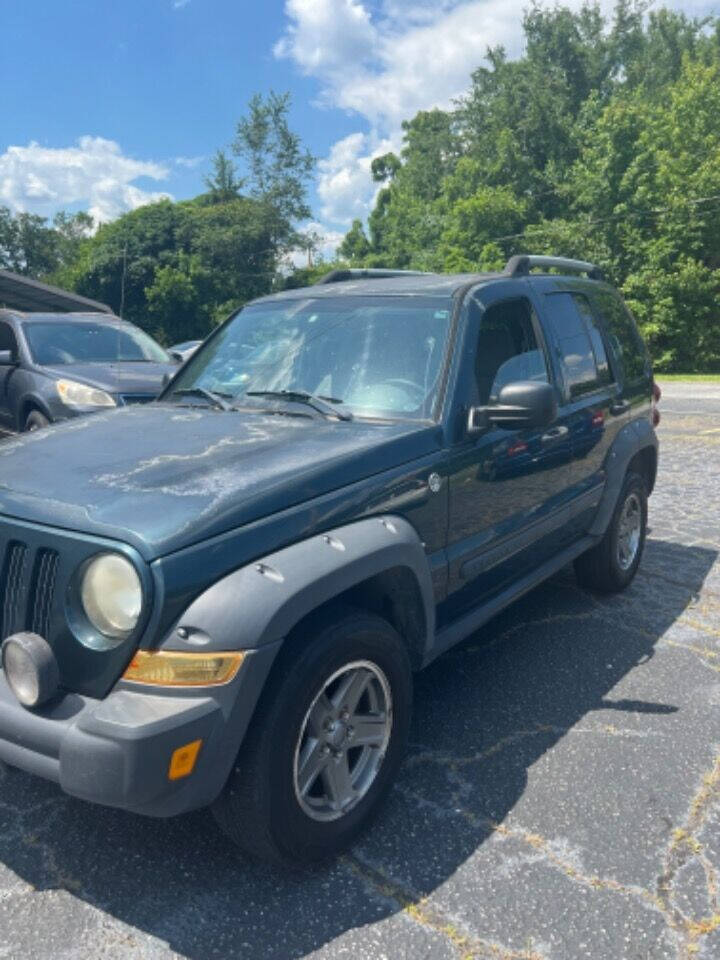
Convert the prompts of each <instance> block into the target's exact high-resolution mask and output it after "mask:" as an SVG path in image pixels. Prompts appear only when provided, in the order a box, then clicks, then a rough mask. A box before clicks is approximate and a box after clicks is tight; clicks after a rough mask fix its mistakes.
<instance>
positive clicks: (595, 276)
mask: <svg viewBox="0 0 720 960" xmlns="http://www.w3.org/2000/svg"><path fill="white" fill-rule="evenodd" d="M536 267H539V268H540V269H542V270H551V269H552V268H553V267H555V268H557V269H558V270H565V271H566V272H567V273H586V274H587V276H588V279H590V280H603V279H604V276H603V272H602V270H601V269H600V267H598V266H596V265H595V264H594V263H588V262H587V261H586V260H570V259H569V258H568V257H539V256H535V255H533V254H527V253H523V254H520V255H519V256H516V257H510V259H509V260H508V262H507V263H506V264H505V269H504V270H503V273H504V274H506V275H507V276H509V277H526V276H527V275H528V274H529V273H530V271H531V270H533V269H535V268H536Z"/></svg>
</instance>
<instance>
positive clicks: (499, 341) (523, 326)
mask: <svg viewBox="0 0 720 960" xmlns="http://www.w3.org/2000/svg"><path fill="white" fill-rule="evenodd" d="M475 380H476V383H477V392H478V400H479V403H480V404H481V405H482V406H485V405H486V404H487V403H488V402H489V401H490V400H493V399H495V398H497V396H498V394H499V393H500V390H502V388H503V387H504V386H506V385H507V384H508V383H513V382H515V381H517V380H537V381H539V382H542V383H547V382H548V372H547V365H546V362H545V354H544V353H543V350H542V347H541V346H540V344H539V343H538V340H537V337H536V336H535V327H534V326H533V308H532V306H531V304H530V302H529V301H528V300H525V299H523V298H520V299H517V300H507V301H504V302H503V303H497V304H494V305H493V306H491V307H488V309H487V310H486V311H485V312H484V314H483V316H482V318H481V321H480V332H479V334H478V347H477V354H476V357H475Z"/></svg>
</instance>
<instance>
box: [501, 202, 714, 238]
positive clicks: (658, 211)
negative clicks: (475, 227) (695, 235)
mask: <svg viewBox="0 0 720 960" xmlns="http://www.w3.org/2000/svg"><path fill="white" fill-rule="evenodd" d="M718 200H720V193H716V194H714V195H712V196H710V197H697V198H696V199H693V200H684V201H683V205H686V206H702V205H703V204H706V203H712V202H715V201H718ZM677 210H678V207H656V208H653V209H648V210H627V211H623V212H621V213H613V214H611V215H610V216H608V217H597V218H595V219H594V220H574V221H572V220H571V221H567V222H569V223H571V224H572V226H573V227H575V228H578V227H594V226H596V225H597V224H599V223H610V222H611V221H612V220H623V219H628V218H629V217H645V216H662V215H663V214H665V213H674V212H676V211H677ZM555 222H556V221H553V220H548V221H545V223H544V224H543V223H530V224H528V226H527V227H525V229H524V230H523V231H522V232H521V233H508V234H506V235H505V236H504V237H493V238H492V239H490V240H488V241H487V242H488V243H502V242H503V241H504V240H519V239H521V238H522V237H524V236H525V234H526V233H527V231H528V230H530V229H533V230H535V229H538V228H539V229H542V228H543V226H545V227H547V228H548V229H549V228H551V227H552V225H553V224H554V223H555Z"/></svg>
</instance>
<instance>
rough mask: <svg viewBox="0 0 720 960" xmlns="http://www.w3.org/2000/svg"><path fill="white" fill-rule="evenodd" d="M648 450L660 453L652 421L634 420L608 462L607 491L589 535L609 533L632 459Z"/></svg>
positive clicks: (615, 446)
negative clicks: (609, 526) (651, 449)
mask: <svg viewBox="0 0 720 960" xmlns="http://www.w3.org/2000/svg"><path fill="white" fill-rule="evenodd" d="M648 447H652V448H653V450H655V452H656V453H657V449H658V441H657V436H656V435H655V431H654V429H653V427H652V425H651V423H650V421H649V420H648V419H645V418H642V419H638V420H632V421H631V422H630V423H628V424H627V425H626V426H625V427H623V428H622V430H621V431H620V432H619V433H618V435H617V437H616V438H615V441H614V442H613V445H612V447H611V448H610V450H609V451H608V454H607V457H606V459H605V476H606V483H605V490H604V492H603V495H602V499H601V500H600V503H599V505H598V509H597V513H596V514H595V519H594V520H593V523H592V526H591V527H590V529H589V530H588V533H589V534H590V535H592V536H598V537H601V536H603V534H604V533H605V531H606V530H607V527H608V524H609V523H610V520H611V518H612V515H613V511H614V510H615V506H616V504H617V501H618V497H619V496H620V490H621V488H622V485H623V480H624V479H625V472H626V471H627V468H628V464H629V463H630V461H631V460H632V458H633V457H634V456H635V455H636V454H638V453H640V451H641V450H644V449H646V448H648Z"/></svg>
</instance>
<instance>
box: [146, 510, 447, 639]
mask: <svg viewBox="0 0 720 960" xmlns="http://www.w3.org/2000/svg"><path fill="white" fill-rule="evenodd" d="M398 567H400V568H406V569H408V570H409V571H410V572H411V573H412V574H413V576H414V578H415V580H416V581H417V585H418V588H419V592H420V596H421V598H422V605H423V608H424V632H425V636H424V637H423V638H422V639H423V641H424V642H423V648H424V650H425V651H427V650H428V649H429V648H430V646H431V644H432V639H433V637H434V633H435V600H434V594H433V584H432V578H431V574H430V564H429V563H428V559H427V556H426V553H425V548H424V545H423V543H422V542H421V540H420V538H419V537H418V535H417V533H416V531H415V529H414V528H413V527H412V526H411V525H410V524H409V523H408V522H407V521H406V520H403V519H402V518H401V517H396V516H382V517H372V518H369V519H366V520H360V521H358V522H356V523H351V524H348V525H346V526H343V527H338V528H337V529H334V530H331V531H327V532H326V533H322V534H317V535H316V536H313V537H310V538H309V539H308V540H302V541H300V542H299V543H294V544H292V545H291V546H289V547H285V548H284V549H282V550H278V551H277V552H276V553H272V554H269V555H268V556H266V557H262V558H261V559H259V560H256V561H255V562H254V563H251V564H248V565H247V566H245V567H242V568H241V569H239V570H236V571H235V572H234V573H231V574H229V575H228V576H226V577H224V578H223V579H222V580H218V582H217V583H215V584H213V586H211V587H210V588H209V589H208V590H206V591H205V592H204V593H203V594H201V595H200V596H199V597H198V598H197V599H196V600H195V601H194V602H193V603H192V604H191V605H190V606H189V607H188V608H187V610H186V611H185V612H184V613H183V615H182V616H181V617H180V618H179V620H178V621H177V623H176V624H175V626H174V628H173V630H172V632H171V633H170V634H169V635H168V636H167V637H166V639H165V640H164V642H163V643H162V644H161V646H162V647H163V649H167V650H185V651H191V650H194V651H198V650H233V649H238V648H242V649H255V648H258V647H263V646H265V645H266V644H271V643H275V642H276V641H278V640H280V639H282V638H283V637H285V636H287V634H288V633H289V632H290V630H292V628H293V627H294V626H295V625H296V624H297V623H298V622H299V621H300V620H302V618H303V617H305V616H306V615H307V614H309V613H312V611H313V610H315V609H316V608H317V607H318V606H320V605H321V604H322V603H325V602H326V601H328V600H331V599H333V597H336V596H338V595H339V594H341V593H343V592H344V591H346V590H348V589H350V588H351V587H354V586H356V585H357V584H359V583H362V582H363V581H365V580H367V579H368V578H370V577H373V576H376V575H378V574H381V573H383V572H386V571H389V570H392V569H394V568H398ZM178 631H180V633H178ZM185 634H186V636H185Z"/></svg>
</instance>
